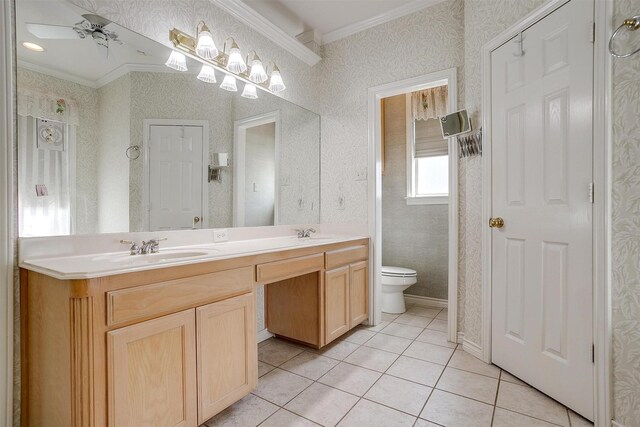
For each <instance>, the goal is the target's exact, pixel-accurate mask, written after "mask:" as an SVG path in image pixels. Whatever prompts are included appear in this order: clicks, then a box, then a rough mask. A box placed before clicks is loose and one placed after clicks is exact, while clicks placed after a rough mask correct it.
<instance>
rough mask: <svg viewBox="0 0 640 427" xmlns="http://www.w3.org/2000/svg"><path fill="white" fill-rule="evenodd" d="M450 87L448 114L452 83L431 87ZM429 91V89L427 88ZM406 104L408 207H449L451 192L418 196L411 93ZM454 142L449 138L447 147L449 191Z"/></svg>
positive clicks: (436, 82)
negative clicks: (444, 194)
mask: <svg viewBox="0 0 640 427" xmlns="http://www.w3.org/2000/svg"><path fill="white" fill-rule="evenodd" d="M445 84H446V85H448V86H449V95H448V96H447V98H448V99H447V104H448V107H449V108H447V113H451V88H452V85H451V82H449V81H448V80H447V79H445V80H438V81H435V82H433V84H432V85H430V87H436V86H443V85H445ZM425 89H428V88H425ZM405 102H406V137H407V143H406V148H407V196H406V197H405V200H406V202H407V205H447V204H449V196H450V195H451V192H449V193H448V194H447V195H446V196H443V195H440V194H434V195H417V194H416V187H417V185H416V169H417V168H416V157H415V155H414V152H415V150H414V145H415V140H416V138H415V126H414V123H413V116H412V114H411V108H412V107H411V93H407V94H406V95H405ZM453 140H454V138H447V145H448V150H447V156H448V157H449V177H448V178H449V189H451V183H452V180H451V179H452V176H451V173H452V170H451V158H450V157H451V153H452V152H453V150H452V144H453Z"/></svg>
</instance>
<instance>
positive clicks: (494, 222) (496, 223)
mask: <svg viewBox="0 0 640 427" xmlns="http://www.w3.org/2000/svg"><path fill="white" fill-rule="evenodd" d="M489 227H491V228H502V227H504V219H502V218H500V217H497V218H489Z"/></svg>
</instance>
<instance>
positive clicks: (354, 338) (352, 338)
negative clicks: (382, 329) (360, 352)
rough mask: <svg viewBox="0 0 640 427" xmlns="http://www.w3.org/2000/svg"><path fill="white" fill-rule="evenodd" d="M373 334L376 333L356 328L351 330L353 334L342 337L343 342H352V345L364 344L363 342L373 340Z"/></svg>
mask: <svg viewBox="0 0 640 427" xmlns="http://www.w3.org/2000/svg"><path fill="white" fill-rule="evenodd" d="M375 334H376V332H373V331H368V330H366V329H363V328H356V329H354V330H353V332H351V333H350V334H349V335H347V336H346V337H344V340H345V341H349V342H352V343H354V344H364V343H365V342H367V341H369V340H370V339H371V338H373V336H374V335H375Z"/></svg>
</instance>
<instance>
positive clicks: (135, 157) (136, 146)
mask: <svg viewBox="0 0 640 427" xmlns="http://www.w3.org/2000/svg"><path fill="white" fill-rule="evenodd" d="M132 150H133V151H135V154H134V155H133V156H132V155H131V151H132ZM124 154H125V155H126V156H127V157H128V158H129V159H131V160H136V159H137V158H138V157H140V146H139V145H132V146H131V147H129V148H127V151H125V153H124Z"/></svg>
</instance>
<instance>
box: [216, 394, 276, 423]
mask: <svg viewBox="0 0 640 427" xmlns="http://www.w3.org/2000/svg"><path fill="white" fill-rule="evenodd" d="M277 410H278V407H277V406H276V405H274V404H272V403H269V402H267V401H266V400H263V399H260V398H259V397H257V396H254V395H253V394H249V395H247V396H245V397H243V398H242V399H241V400H239V401H237V402H236V403H234V404H233V405H231V406H229V407H228V408H227V409H225V410H224V411H222V412H220V413H219V414H218V415H216V416H215V417H213V418H211V419H210V420H209V421H207V422H206V423H205V424H206V425H207V426H209V427H222V426H224V427H227V426H228V427H231V426H233V427H254V426H257V425H258V424H260V423H261V422H262V421H264V420H266V419H267V418H268V417H269V416H270V415H271V414H273V413H274V412H276V411H277Z"/></svg>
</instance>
